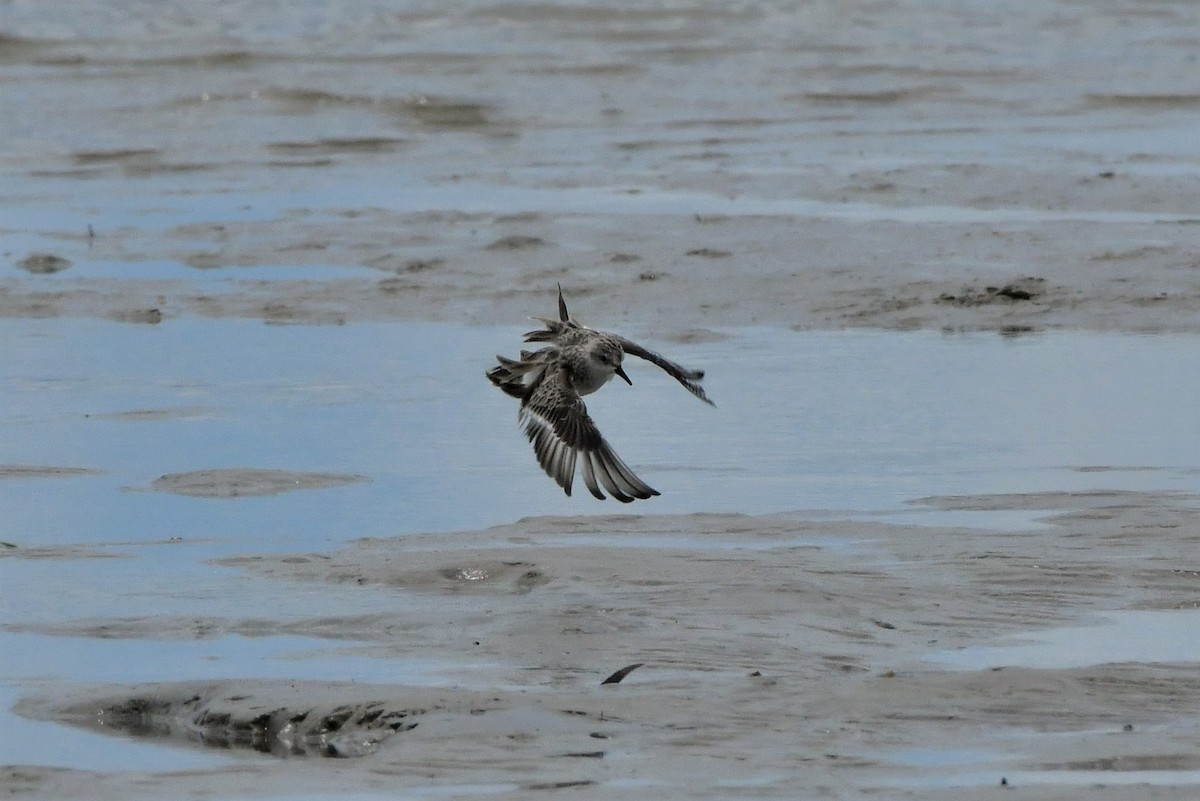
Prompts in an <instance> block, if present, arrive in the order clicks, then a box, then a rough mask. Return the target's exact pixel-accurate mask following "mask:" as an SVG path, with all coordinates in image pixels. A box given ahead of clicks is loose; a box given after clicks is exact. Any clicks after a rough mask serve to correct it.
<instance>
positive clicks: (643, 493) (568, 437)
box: [519, 367, 659, 503]
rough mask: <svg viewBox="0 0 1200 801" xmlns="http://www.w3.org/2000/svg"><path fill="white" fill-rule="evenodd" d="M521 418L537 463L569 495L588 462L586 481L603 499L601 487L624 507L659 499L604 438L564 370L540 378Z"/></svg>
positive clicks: (544, 374) (531, 391)
mask: <svg viewBox="0 0 1200 801" xmlns="http://www.w3.org/2000/svg"><path fill="white" fill-rule="evenodd" d="M519 419H520V421H521V423H522V425H524V427H525V435H526V436H527V437H529V441H530V442H531V443H532V444H533V451H534V453H535V454H536V455H537V459H538V463H539V464H541V466H542V469H543V470H545V471H546V474H547V475H549V476H550V477H551V478H552V479H554V480H555V481H556V482H557V483H558V485H559V486H560V487H562V488H563V491H564V492H566V493H567V494H568V495H570V494H571V484H572V482H573V481H574V479H575V464H576V462H577V461H582V462H583V481H584V483H585V484H587V488H588V491H589V492H591V493H592V495H594V496H596V497H597V498H599V499H600V500H604V493H603V492H601V491H600V485H601V484H603V485H604V488H605V489H606V490H608V492H609V494H610V495H612V496H613V497H614V498H616V499H617V500H618V501H620V502H622V503H629V502H630V501H632V500H634V499H635V498H642V499H646V498H650V497H653V496H655V495H658V494H659V493H658V491H657V490H655V489H654V488H653V487H651V486H650V485H649V484H647V483H646V482H644V481H642V480H641V479H640V478H638V477H637V476H636V475H635V474H634V472H633V471H632V470H630V469H629V466H628V465H626V464H625V462H623V461H621V457H619V456H617V454H616V452H614V451H613V449H612V447H611V446H610V445H609V444H608V443H607V442H606V441H605V440H604V437H602V436H600V431H599V429H597V428H596V424H595V423H594V422H592V418H591V417H589V416H588V413H587V407H586V406H585V405H584V403H583V399H582V398H580V397H579V393H578V392H576V391H575V389H574V388H573V387H572V386H571V383H570V381H569V380H568V379H567V375H566V372H565V370H564V369H563V368H562V367H551V368H550V369H548V370H546V371H545V372H544V373H543V374H542V375H541V377H540V380H539V381H538V383H537V384H536V385H535V386H533V387H532V388H531V390H530V392H529V394H528V395H526V396H525V399H524V400H523V402H522V403H521V414H520V418H519Z"/></svg>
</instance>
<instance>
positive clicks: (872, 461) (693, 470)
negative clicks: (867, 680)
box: [0, 320, 1200, 765]
mask: <svg viewBox="0 0 1200 801" xmlns="http://www.w3.org/2000/svg"><path fill="white" fill-rule="evenodd" d="M519 333H520V331H519V330H517V329H491V328H472V327H465V326H454V325H441V324H417V323H396V324H361V325H347V326H283V327H281V326H272V325H264V324H262V323H257V322H246V321H217V322H206V321H169V322H168V323H166V324H163V325H159V326H131V325H121V324H116V323H106V322H88V321H71V320H33V321H5V322H3V323H0V334H2V336H3V341H5V342H6V343H8V346H7V347H6V348H5V349H4V351H3V353H2V354H0V376H2V378H3V380H2V381H0V395H2V397H0V409H3V411H2V412H0V441H4V442H5V451H4V459H5V462H6V463H8V464H15V465H44V466H58V467H84V468H89V469H91V470H94V471H96V472H95V473H91V474H84V475H67V476H55V477H24V478H21V477H10V478H5V479H3V480H0V506H3V508H4V509H5V511H6V514H5V520H4V521H3V524H2V525H3V528H2V529H0V539H2V540H5V541H8V542H12V543H13V544H15V545H17V546H18V547H17V550H18V551H22V550H24V549H33V548H39V547H42V548H53V547H64V546H73V545H84V546H88V547H90V548H91V549H92V550H91V551H90V552H87V553H75V554H74V556H73V557H72V558H67V559H64V558H45V559H22V558H8V559H3V560H0V584H2V586H3V588H4V592H3V607H4V608H3V617H4V619H5V620H7V621H18V622H20V623H21V624H23V625H32V626H38V625H54V624H63V623H68V622H71V621H76V620H79V619H85V620H93V621H99V622H103V619H104V618H107V617H122V618H126V617H130V616H134V617H136V616H138V615H142V614H146V612H147V610H146V609H145V604H146V602H147V600H146V599H153V604H154V610H153V612H154V614H156V615H181V616H187V615H192V616H196V617H197V618H198V619H202V618H203V617H205V616H213V617H216V618H220V617H231V618H242V617H245V616H246V615H247V611H248V610H254V609H263V610H267V609H270V608H271V607H272V601H273V597H274V592H275V589H274V587H273V586H272V585H271V583H269V582H259V581H248V580H246V577H245V576H244V574H242V573H240V572H238V571H235V570H230V569H224V568H218V567H213V566H211V565H209V564H208V563H207V562H208V560H210V559H213V558H218V557H221V556H227V555H232V554H241V553H262V552H268V551H301V552H303V551H310V550H330V549H333V548H336V547H337V546H339V545H340V544H342V543H345V542H346V541H348V540H351V539H354V538H357V537H362V536H395V535H402V534H405V533H411V532H422V531H444V530H454V529H467V528H474V527H483V526H487V525H493V524H498V523H506V522H511V521H513V520H515V519H518V518H520V517H524V516H528V515H544V514H562V515H593V514H611V513H613V512H626V511H633V512H643V511H644V512H653V513H689V512H696V511H712V512H744V513H751V514H759V513H772V512H784V511H793V510H801V511H803V510H812V515H811V516H812V517H814V518H817V519H820V518H823V517H828V518H830V519H837V518H842V519H844V518H847V517H852V518H853V517H857V518H862V519H883V520H891V521H894V522H901V523H903V522H914V523H916V522H919V523H921V524H928V525H939V524H941V525H970V524H972V523H975V524H977V526H976V527H977V528H978V529H979V531H980V533H979V536H981V537H984V536H987V529H988V527H989V526H991V527H1003V526H1005V525H1012V524H1026V523H1030V522H1031V520H1032V518H1033V517H1036V516H1037V512H1036V511H1034V512H1021V513H1016V514H1014V513H1012V512H1000V513H992V512H985V511H980V512H969V511H968V512H964V511H944V512H943V511H940V510H937V509H934V508H928V507H914V506H912V505H910V504H908V503H907V502H908V501H910V500H911V499H913V498H916V497H923V496H928V495H955V494H973V493H991V492H1024V491H1039V490H1055V491H1059V490H1072V489H1096V488H1105V487H1113V488H1120V489H1138V488H1140V489H1160V490H1187V489H1191V488H1192V487H1193V486H1194V482H1195V474H1196V470H1197V468H1198V466H1200V465H1198V463H1197V462H1196V454H1197V453H1200V427H1197V426H1196V425H1195V424H1194V418H1193V407H1192V406H1191V404H1190V400H1189V399H1190V398H1194V397H1196V395H1197V392H1200V347H1197V345H1198V344H1200V343H1198V342H1197V340H1196V338H1194V337H1188V336H1172V337H1141V336H1129V335H1095V334H1045V335H1036V336H1023V337H1019V338H1012V337H1000V336H995V335H982V334H980V335H943V334H932V333H913V334H905V335H897V334H894V333H863V332H853V333H795V332H786V331H780V330H775V329H762V330H755V329H746V330H737V331H729V332H726V334H727V336H726V337H724V338H721V339H718V340H716V341H712V342H708V343H703V344H689V345H671V344H666V345H662V346H661V348H662V349H663V350H665V351H667V352H668V353H669V354H670V355H671V356H672V357H673V358H676V359H678V360H679V361H681V362H683V363H685V364H695V365H702V366H704V367H706V368H707V369H708V370H709V375H708V378H706V386H707V388H708V390H709V393H710V395H711V397H713V398H714V399H715V400H716V401H717V403H718V406H717V407H716V408H715V409H714V408H710V407H707V406H705V405H703V404H700V403H697V402H696V401H695V400H694V399H693V398H691V397H690V396H689V395H687V393H685V392H682V391H680V389H679V388H678V387H677V386H675V385H674V383H673V382H672V381H671V380H670V379H669V378H667V377H666V376H664V375H662V374H660V373H659V372H658V371H657V370H655V369H653V368H652V367H650V366H649V365H644V364H638V363H634V364H631V365H630V366H629V371H630V374H631V377H632V378H633V381H634V386H633V387H632V388H630V387H626V386H625V385H613V386H610V387H607V388H605V390H604V391H603V392H601V393H599V394H598V395H596V396H594V398H593V399H592V400H591V410H592V413H593V415H594V416H595V417H596V419H597V420H598V422H599V425H600V426H601V428H602V430H603V431H604V432H605V434H606V435H607V436H608V438H609V439H610V441H611V442H612V443H613V445H614V447H616V448H617V449H618V451H619V452H620V453H621V454H622V455H623V456H624V457H625V458H626V459H627V461H629V463H630V464H631V465H632V466H634V467H635V469H636V470H638V472H639V473H640V474H641V475H643V476H644V477H645V478H646V479H647V480H648V481H650V482H652V483H653V484H654V485H655V486H656V487H657V488H658V489H660V490H661V491H662V492H663V496H662V497H661V498H657V499H654V500H653V501H651V502H644V503H639V504H637V505H635V506H634V507H632V508H625V507H620V506H619V505H618V504H615V503H614V502H611V501H609V502H606V503H600V502H597V501H594V500H593V499H591V498H590V497H588V496H586V495H583V496H582V497H581V496H579V495H577V496H576V497H574V498H567V497H565V496H564V495H563V494H562V493H561V492H560V491H559V490H558V489H557V488H556V487H555V486H554V485H553V483H552V482H550V481H549V480H548V479H547V478H546V477H545V476H544V475H543V474H542V473H541V471H540V470H539V469H538V467H537V465H536V463H535V461H534V459H533V456H532V454H531V453H530V452H529V448H528V445H527V444H526V443H525V441H524V438H523V436H522V435H521V433H520V431H519V429H518V427H517V426H516V421H515V412H516V409H515V404H514V403H513V402H512V401H511V400H510V399H508V398H506V397H504V396H503V395H501V394H500V393H498V392H496V391H495V390H494V389H493V388H492V387H491V386H490V385H489V384H488V383H487V382H486V381H485V380H484V379H483V376H482V372H483V370H484V369H485V368H486V366H487V364H488V361H489V359H490V358H491V354H492V353H493V352H495V351H497V350H500V351H512V350H514V349H515V348H516V346H517V341H518V335H519ZM631 333H636V334H637V335H638V338H640V339H643V340H644V341H646V342H653V336H652V334H648V333H646V332H631ZM655 344H656V345H657V343H655ZM1147 409H1153V410H1154V413H1153V414H1149V413H1147V411H1146V410H1147ZM1113 420H1120V421H1122V425H1120V426H1113V425H1112V422H1111V421H1113ZM224 467H252V468H279V469H286V470H299V471H313V472H320V473H334V474H346V475H361V476H365V477H366V478H368V479H369V480H368V481H366V482H360V483H355V484H350V485H347V486H340V487H333V488H327V489H307V490H297V491H292V492H284V493H282V494H276V495H270V496H264V497H242V498H204V497H188V496H182V495H176V494H171V493H165V492H158V491H151V490H150V489H149V488H150V485H151V484H152V482H153V481H154V480H155V479H157V478H158V477H159V476H161V475H163V474H167V473H178V472H184V471H190V470H199V469H211V468H224ZM1101 468H1102V469H1101ZM1147 468H1152V469H1147ZM713 535H717V536H716V538H715V539H714V537H713ZM727 539H728V542H724V540H723V539H722V538H721V537H720V533H719V532H705V536H704V537H703V538H698V539H697V541H696V542H695V543H693V544H694V545H695V547H698V548H715V547H722V548H724V547H728V548H737V547H739V546H738V544H737V540H736V537H730V538H727ZM722 543H724V544H722ZM668 544H669V545H671V546H679V545H685V546H686V545H688V544H689V543H686V542H676V541H674V540H672V542H670V543H668ZM804 544H806V545H817V546H819V547H834V548H842V547H854V543H853V542H847V541H845V540H844V539H842V538H833V537H831V538H828V540H827V541H826V540H820V539H818V540H811V541H808V540H806V542H805V543H804ZM97 556H111V557H113V558H96V557H97ZM290 597H292V601H291V602H290V606H289V610H288V612H289V614H292V615H297V616H337V615H355V614H383V613H386V612H387V611H388V609H389V604H391V603H392V599H391V597H390V596H389V595H388V594H387V593H378V594H368V593H351V594H346V593H335V594H329V593H327V592H323V591H322V588H312V589H310V590H306V589H304V588H296V589H294V590H293V591H292V596H290ZM1128 614H1130V615H1132V616H1134V618H1136V621H1140V622H1135V621H1134V618H1131V619H1130V621H1129V624H1130V625H1131V626H1133V627H1135V628H1136V627H1137V626H1143V625H1144V624H1145V623H1146V620H1147V618H1148V617H1151V616H1153V615H1154V614H1161V615H1162V621H1163V622H1164V623H1165V622H1166V621H1168V620H1170V621H1172V625H1175V624H1176V623H1178V621H1179V618H1178V617H1172V616H1173V615H1181V614H1182V615H1186V614H1188V613H1128ZM251 616H253V614H252V613H251ZM1192 617H1194V615H1192ZM1156 620H1157V618H1156ZM1192 625H1194V621H1192ZM1186 628H1187V626H1185V629H1186ZM1130 630H1131V629H1129V627H1128V626H1126V627H1125V628H1122V629H1121V630H1120V631H1109V630H1108V629H1107V628H1105V627H1104V626H1098V627H1091V628H1085V629H1072V630H1071V632H1070V633H1069V635H1067V634H1064V635H1063V636H1052V637H1049V638H1046V639H1047V641H1046V642H1044V643H1042V644H1039V645H1036V646H1035V645H1024V646H1020V647H1013V648H1006V649H988V648H982V649H975V650H972V651H970V652H956V653H955V654H951V655H949V656H946V657H945V660H946V661H948V662H950V663H951V664H955V665H957V666H961V667H972V666H975V667H979V666H983V665H984V664H985V663H987V664H991V663H992V662H993V661H995V660H996V659H1000V660H1001V661H1002V662H1003V663H1005V664H1024V663H1025V662H1026V661H1028V660H1030V659H1032V660H1033V662H1035V663H1037V664H1046V665H1051V666H1058V665H1065V664H1067V663H1070V664H1076V663H1077V662H1076V657H1075V656H1074V655H1078V654H1079V653H1081V651H1080V639H1079V638H1080V637H1085V638H1088V641H1089V642H1096V643H1100V642H1103V643H1108V644H1109V645H1110V646H1111V647H1112V648H1117V647H1118V646H1117V645H1114V644H1113V642H1114V641H1117V642H1118V643H1119V642H1120V641H1121V640H1123V639H1124V638H1125V634H1128V633H1129V631H1130ZM1143 631H1145V632H1147V633H1150V634H1161V633H1163V632H1160V631H1158V629H1157V628H1156V627H1155V626H1145V627H1144V628H1143ZM1122 632H1124V634H1123V633H1122ZM276 634H277V633H276ZM1038 639H1043V638H1038ZM1173 641H1178V640H1173ZM1141 642H1142V641H1141V640H1135V639H1133V638H1128V639H1124V644H1123V645H1120V646H1119V654H1118V653H1117V651H1113V652H1112V653H1113V654H1114V655H1120V656H1124V657H1125V658H1137V657H1138V653H1139V652H1138V650H1137V649H1138V644H1139V643H1141ZM301 646H303V647H301ZM352 646H353V643H351V642H345V641H334V642H332V643H331V642H328V641H323V640H319V639H311V638H295V637H289V636H278V635H277V636H271V637H264V638H261V639H259V638H245V637H242V636H238V635H226V636H222V637H219V638H217V639H201V640H197V641H191V640H187V641H168V642H162V641H156V640H129V639H110V640H106V639H95V638H91V637H75V636H48V635H44V634H27V633H21V632H20V631H18V630H14V629H12V628H9V629H6V630H5V631H3V632H2V633H0V652H2V653H4V654H6V655H7V656H6V657H5V659H4V660H3V676H2V677H0V680H2V682H3V685H4V686H5V687H6V688H8V690H7V692H8V694H9V695H11V694H12V693H14V692H16V691H18V689H19V688H22V687H29V686H31V685H30V682H35V683H36V682H38V681H41V680H45V679H47V678H52V679H53V680H56V681H66V682H71V681H97V680H100V681H114V682H134V681H147V680H162V681H166V680H184V679H193V678H204V677H215V676H231V675H236V676H288V677H294V678H338V679H355V680H360V681H372V680H376V681H387V680H391V681H395V680H397V679H403V680H404V681H412V682H414V683H421V682H422V681H424V680H430V679H423V678H422V677H423V676H436V675H438V674H442V675H453V671H452V670H450V669H449V667H448V666H445V665H419V664H415V663H414V664H413V665H411V666H408V667H406V666H405V665H403V664H397V663H396V662H395V660H392V659H386V660H379V659H374V658H372V657H370V656H366V655H361V654H360V655H355V656H351V655H350V654H349V653H348V652H347V651H346V650H345V649H346V648H347V647H352ZM298 650H299V651H301V652H302V654H301V655H300V656H299V657H297V656H296V655H295V652H296V651H298ZM131 653H135V654H136V655H137V656H136V658H132V657H131V656H130V654H131ZM289 653H290V654H292V657H291V658H285V657H287V655H288V654H289ZM1163 656H1164V657H1166V656H1169V655H1167V654H1164V655H1163ZM1175 657H1177V658H1189V659H1195V658H1197V657H1198V655H1197V654H1196V652H1195V650H1194V648H1192V649H1191V650H1189V651H1187V652H1186V653H1182V652H1181V653H1176V654H1175ZM963 660H966V661H965V662H964V661H963ZM1023 660H1024V661H1023ZM461 668H462V670H464V671H466V673H460V674H459V675H458V678H457V679H456V680H458V681H468V682H469V676H468V675H467V674H469V672H470V671H471V670H472V669H479V668H481V666H475V668H473V667H472V666H470V665H466V664H464V665H462V666H461ZM482 669H485V670H486V667H483V668H482ZM448 670H450V672H449V673H446V671H448ZM4 725H5V726H6V727H13V728H12V729H11V730H12V731H17V730H18V728H19V731H20V732H22V733H23V734H25V735H27V737H26V738H25V739H21V738H5V741H6V742H21V745H20V746H19V747H18V746H11V748H15V749H17V750H15V751H12V752H11V753H5V754H0V761H11V760H13V759H19V758H25V757H27V756H28V755H29V754H31V753H36V752H37V745H36V743H37V742H39V741H44V738H46V737H48V736H51V733H52V732H53V731H54V730H53V729H52V728H46V727H45V726H43V725H42V724H30V723H27V722H20V721H17V720H15V719H13V718H12V716H11V714H7V713H6V714H5V716H4ZM43 744H44V745H45V746H46V747H47V748H49V745H50V744H49V743H43ZM81 747H86V742H85V746H81ZM112 747H114V746H111V745H109V746H106V747H105V748H106V749H111V748H112ZM145 747H146V746H145V745H144V744H136V745H134V744H131V745H130V748H131V749H134V750H130V751H129V752H128V754H127V758H126V762H127V764H130V765H133V764H139V763H140V759H141V758H140V757H139V756H138V754H139V753H140V749H143V748H145ZM105 753H109V751H108V750H106V751H105ZM73 760H74V757H73V756H68V757H64V761H63V762H62V763H61V764H65V763H66V762H70V761H73Z"/></svg>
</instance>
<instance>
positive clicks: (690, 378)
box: [613, 334, 716, 406]
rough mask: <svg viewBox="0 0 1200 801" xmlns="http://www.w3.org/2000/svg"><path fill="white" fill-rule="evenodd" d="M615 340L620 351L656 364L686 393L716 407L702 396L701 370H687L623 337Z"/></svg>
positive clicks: (706, 397) (617, 337) (702, 376)
mask: <svg viewBox="0 0 1200 801" xmlns="http://www.w3.org/2000/svg"><path fill="white" fill-rule="evenodd" d="M613 336H615V337H616V339H617V340H618V341H619V342H620V343H621V350H623V351H625V352H626V353H627V354H630V355H632V356H637V357H638V358H639V359H645V360H646V361H648V362H650V363H651V364H656V365H658V366H659V367H661V368H662V369H663V370H665V371H666V373H667V375H669V376H671V378H674V379H675V380H676V381H678V382H679V383H680V384H683V386H684V387H685V388H686V389H687V391H688V392H690V393H692V394H693V395H695V396H696V397H697V398H699V399H700V400H702V401H704V402H705V403H707V404H708V405H709V406H716V404H715V403H713V402H712V401H711V400H709V399H708V396H707V395H705V394H704V387H702V386H700V381H701V380H702V379H703V378H704V371H703V370H689V369H687V368H686V367H684V366H682V365H679V364H676V363H675V362H673V361H671V360H670V359H667V358H664V357H662V356H659V355H658V354H657V353H655V352H654V351H652V350H646V349H645V348H643V347H642V346H641V345H639V344H637V343H636V342H631V341H629V340H628V339H626V338H625V337H620V336H616V335H615V334H614V335H613Z"/></svg>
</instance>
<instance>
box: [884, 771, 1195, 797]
mask: <svg viewBox="0 0 1200 801" xmlns="http://www.w3.org/2000/svg"><path fill="white" fill-rule="evenodd" d="M1001 778H1003V779H1004V780H1005V782H1006V784H1005V788H1006V789H1010V790H1013V791H1015V792H1019V791H1020V790H1021V789H1022V788H1028V787H1029V786H1030V785H1061V786H1067V787H1093V788H1097V787H1104V786H1106V785H1121V786H1128V785H1149V786H1152V787H1178V786H1186V785H1193V784H1200V770H1139V771H1106V770H1003V769H997V770H992V771H985V772H970V773H952V774H947V775H943V776H922V777H920V778H913V779H899V780H896V781H893V782H889V784H890V786H892V787H898V788H899V787H924V788H934V787H998V786H999V785H1000V779H1001Z"/></svg>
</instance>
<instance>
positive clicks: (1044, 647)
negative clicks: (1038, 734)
mask: <svg viewBox="0 0 1200 801" xmlns="http://www.w3.org/2000/svg"><path fill="white" fill-rule="evenodd" d="M1197 631H1200V609H1186V610H1144V611H1122V612H1111V613H1108V614H1106V615H1105V616H1104V617H1103V619H1101V620H1100V621H1098V622H1097V623H1095V624H1094V625H1089V626H1066V627H1063V628H1057V629H1048V630H1046V631H1040V632H1030V633H1028V634H1022V635H1019V636H1017V637H1014V638H1013V643H1012V644H1011V645H999V646H972V647H968V648H962V649H959V650H955V651H942V652H939V653H936V654H932V655H930V656H929V657H928V659H929V661H931V662H937V663H940V664H943V665H948V666H951V667H956V668H961V669H964V670H985V669H987V668H992V667H1027V668H1049V669H1066V668H1081V667H1090V666H1092V665H1104V664H1112V663H1119V662H1141V663H1154V662H1200V638H1197V637H1196V632H1197Z"/></svg>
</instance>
